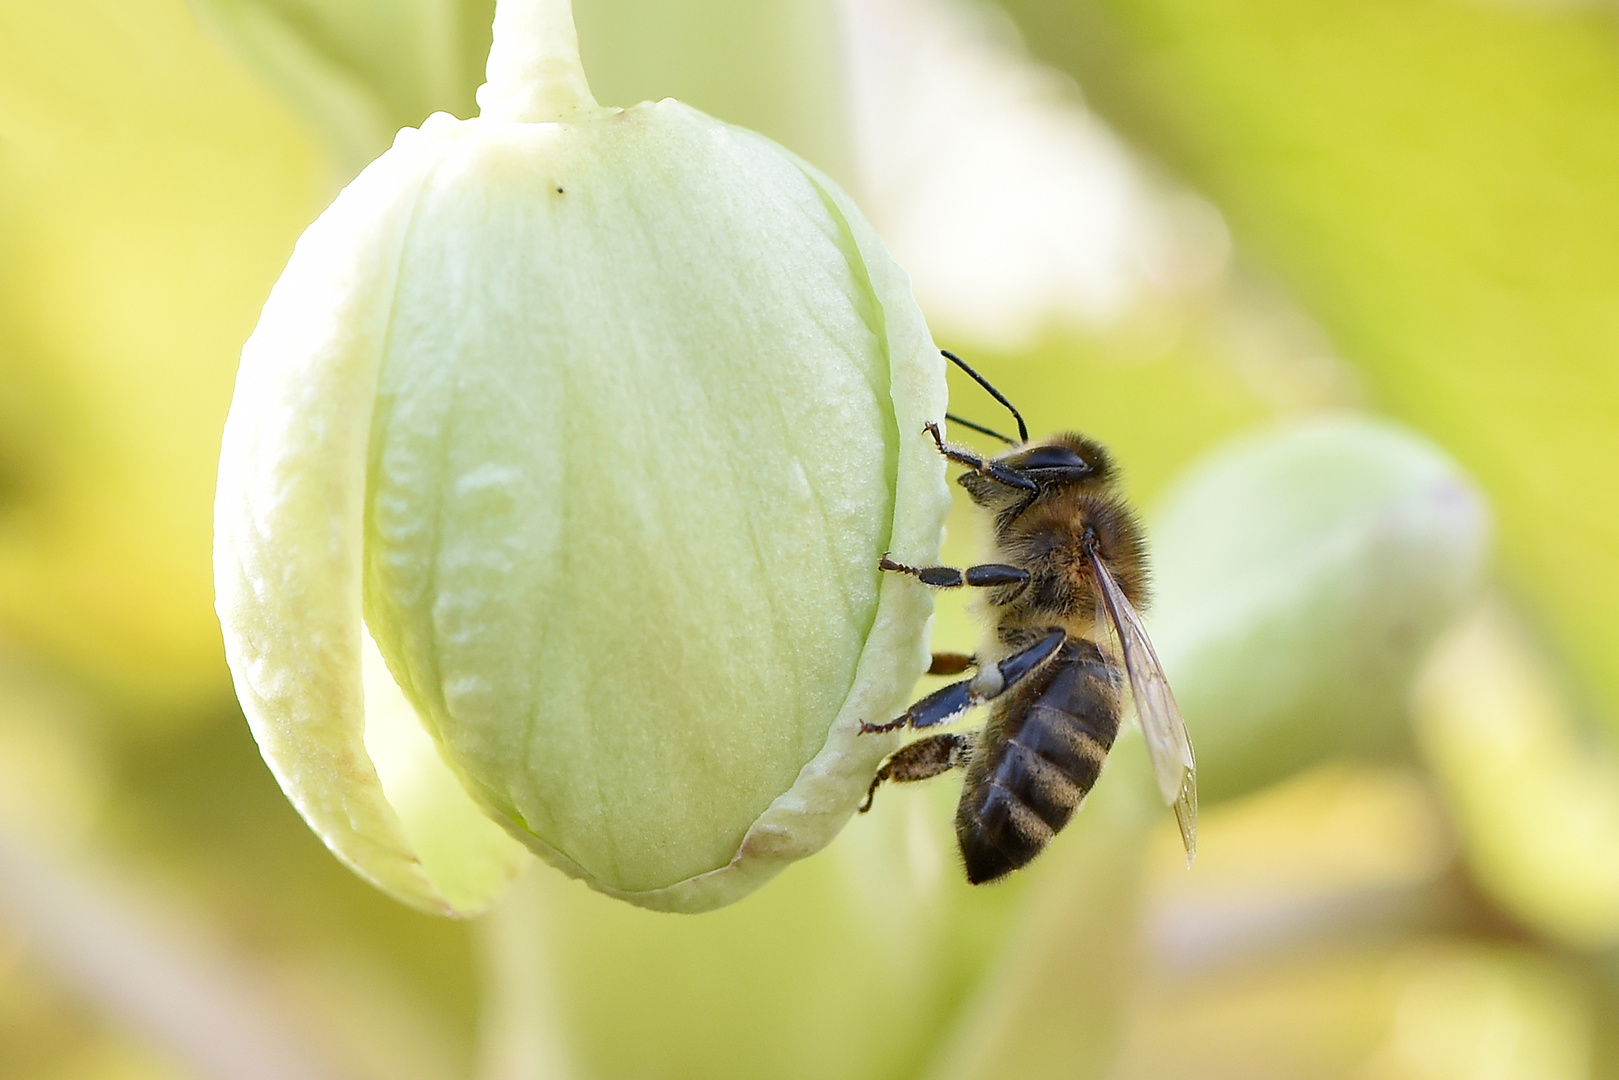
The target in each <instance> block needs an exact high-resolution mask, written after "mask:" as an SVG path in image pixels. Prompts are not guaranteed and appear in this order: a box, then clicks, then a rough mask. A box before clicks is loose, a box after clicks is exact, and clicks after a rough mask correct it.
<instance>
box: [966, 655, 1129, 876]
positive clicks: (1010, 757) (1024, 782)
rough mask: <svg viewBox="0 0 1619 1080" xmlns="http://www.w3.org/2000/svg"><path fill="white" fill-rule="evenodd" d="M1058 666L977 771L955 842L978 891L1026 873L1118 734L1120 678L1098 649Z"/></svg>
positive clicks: (1013, 708) (1003, 726) (989, 741)
mask: <svg viewBox="0 0 1619 1080" xmlns="http://www.w3.org/2000/svg"><path fill="white" fill-rule="evenodd" d="M1052 666H1053V667H1054V668H1055V669H1056V670H1055V671H1053V672H1052V673H1051V674H1050V676H1049V677H1048V678H1046V679H1044V680H1042V682H1043V683H1044V685H1041V686H1038V687H1037V688H1035V689H1034V692H1033V693H1030V694H1025V695H1018V697H1017V698H1016V699H1015V700H1013V701H1011V702H1009V703H1007V705H1006V707H1005V709H1004V710H998V715H997V716H996V717H995V719H994V720H993V721H992V722H991V724H990V725H989V726H988V727H987V728H986V729H985V735H984V744H983V745H982V746H980V747H979V749H978V751H977V752H976V753H975V755H974V761H973V764H972V766H971V767H970V768H969V771H968V775H967V780H966V785H965V787H964V788H963V790H962V796H961V803H960V805H959V806H958V808H957V812H956V836H957V839H958V840H959V841H960V844H961V854H962V858H963V859H964V860H965V862H966V864H967V877H968V879H969V880H970V881H971V882H972V883H973V884H975V885H976V884H979V883H981V882H985V881H992V880H994V879H995V878H998V877H1001V876H1002V875H1004V874H1007V873H1010V872H1011V871H1013V870H1016V869H1017V868H1018V867H1020V866H1023V865H1024V864H1025V863H1027V862H1029V861H1030V860H1031V859H1033V858H1034V857H1035V856H1036V855H1038V854H1039V853H1040V852H1041V850H1042V849H1044V848H1045V846H1046V844H1048V843H1049V842H1050V841H1051V838H1052V837H1053V836H1055V835H1056V833H1057V831H1058V830H1060V829H1061V828H1062V827H1063V826H1064V825H1066V824H1068V819H1069V818H1070V817H1072V816H1073V813H1074V810H1075V809H1076V808H1077V807H1078V806H1079V804H1080V802H1081V801H1082V800H1083V799H1084V798H1085V796H1086V794H1088V793H1089V792H1090V790H1091V787H1092V786H1093V785H1095V783H1096V779H1097V777H1098V776H1099V775H1100V774H1101V771H1102V763H1103V762H1104V761H1105V760H1106V759H1107V753H1108V750H1109V749H1111V748H1112V745H1113V739H1114V737H1115V736H1116V735H1117V733H1118V726H1119V710H1118V700H1117V691H1116V686H1117V673H1116V672H1115V671H1114V670H1113V669H1112V666H1111V665H1110V664H1108V662H1107V661H1106V660H1104V659H1103V658H1102V656H1101V655H1100V653H1099V652H1098V651H1097V650H1096V647H1095V646H1094V645H1092V644H1091V643H1090V642H1074V643H1071V644H1069V645H1065V646H1064V648H1063V652H1062V653H1061V654H1060V655H1059V657H1058V659H1057V660H1056V661H1054V662H1053V665H1052Z"/></svg>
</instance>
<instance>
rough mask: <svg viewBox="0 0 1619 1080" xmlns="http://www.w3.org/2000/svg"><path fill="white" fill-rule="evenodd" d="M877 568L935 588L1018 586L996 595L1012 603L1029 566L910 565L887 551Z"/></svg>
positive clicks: (1025, 583) (990, 564) (878, 561)
mask: <svg viewBox="0 0 1619 1080" xmlns="http://www.w3.org/2000/svg"><path fill="white" fill-rule="evenodd" d="M877 568H878V569H880V570H887V571H890V572H891V573H895V574H909V575H911V577H914V578H915V579H916V580H918V581H920V582H921V583H922V584H924V585H927V586H929V587H931V588H935V589H959V588H961V587H962V586H963V585H965V586H968V587H970V588H974V589H994V588H998V587H1000V586H1003V585H1013V586H1016V587H1015V588H1013V589H1012V590H1010V591H1009V592H1008V593H1007V594H1006V595H1005V596H1002V597H997V598H996V600H995V602H996V603H998V604H1008V603H1011V602H1012V601H1013V600H1015V599H1016V598H1017V596H1018V594H1019V593H1021V592H1022V591H1023V587H1024V586H1025V585H1027V584H1028V583H1029V572H1028V571H1027V570H1025V569H1023V568H1022V567H1021V566H1009V565H1007V564H1006V563H979V564H978V565H977V566H969V567H967V569H965V570H958V569H956V568H955V567H954V566H907V565H906V564H905V563H900V562H895V561H894V560H893V559H890V558H889V557H888V556H887V555H884V556H883V557H882V558H881V559H878V560H877Z"/></svg>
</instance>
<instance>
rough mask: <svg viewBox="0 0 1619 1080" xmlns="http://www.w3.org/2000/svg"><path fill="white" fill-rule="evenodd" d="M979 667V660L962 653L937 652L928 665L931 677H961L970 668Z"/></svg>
mask: <svg viewBox="0 0 1619 1080" xmlns="http://www.w3.org/2000/svg"><path fill="white" fill-rule="evenodd" d="M977 666H978V658H977V657H975V656H970V655H968V654H967V653H960V652H936V653H934V654H933V663H932V664H930V665H928V674H929V675H960V674H961V673H962V672H963V671H966V670H967V669H968V668H970V667H977Z"/></svg>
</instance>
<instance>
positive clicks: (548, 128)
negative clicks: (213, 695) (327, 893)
mask: <svg viewBox="0 0 1619 1080" xmlns="http://www.w3.org/2000/svg"><path fill="white" fill-rule="evenodd" d="M479 102H480V105H481V106H482V108H483V114H482V115H481V116H480V117H478V118H476V119H472V120H466V121H459V120H455V119H453V118H451V117H448V116H444V115H437V116H434V117H431V118H429V120H428V121H427V123H425V124H424V125H423V126H422V128H421V129H420V130H419V131H417V130H410V129H407V130H405V131H403V132H401V133H400V134H399V137H398V138H397V139H396V140H395V143H394V146H393V148H392V149H390V150H389V151H388V152H387V153H385V154H384V155H383V156H382V157H380V158H378V159H377V160H376V161H375V162H373V163H372V164H371V165H370V166H368V167H367V168H366V170H365V171H364V172H363V173H362V174H361V175H360V176H359V177H358V178H357V179H356V180H355V181H354V183H352V184H351V185H350V186H349V187H348V188H347V189H346V190H345V191H344V192H343V193H342V194H341V195H339V196H338V198H337V200H336V201H335V202H334V203H333V204H332V206H331V207H330V208H329V209H328V210H327V211H326V212H325V213H324V214H323V215H322V216H321V217H320V219H319V220H318V221H316V222H315V224H313V225H312V226H310V228H309V230H308V231H307V232H306V233H305V234H304V236H303V237H302V239H300V241H299V243H298V246H297V249H296V251H295V252H294V254H293V257H292V259H291V261H290V262H289V264H288V266H287V269H286V271H285V272H284V274H283V275H282V278H281V280H280V281H279V282H278V283H277V285H276V287H275V289H274V291H273V292H272V294H271V296H270V299H269V301H268V302H267V303H266V305H265V309H264V314H263V317H262V318H261V320H260V322H259V325H258V328H257V329H256V330H255V331H254V333H253V336H252V338H251V339H250V340H249V341H248V343H247V345H246V346H245V347H244V349H243V354H242V367H241V373H240V376H239V379H238V383H237V391H236V397H235V400H234V402H233V404H232V407H231V414H230V419H229V421H228V423H227V427H226V432H225V441H224V450H223V454H222V458H221V463H220V481H219V494H218V500H217V505H216V548H215V563H216V576H217V588H218V607H219V613H220V619H221V622H222V624H223V626H224V631H225V640H226V647H227V655H228V657H229V660H230V663H231V667H232V670H233V671H234V673H235V676H236V684H237V691H238V694H239V696H240V698H241V701H242V705H243V708H244V710H245V711H246V713H247V716H248V719H249V722H250V723H251V724H252V727H253V731H254V734H255V736H256V738H257V739H258V740H259V744H260V746H261V748H262V749H263V752H264V755H265V758H266V760H267V761H268V762H269V763H270V766H271V768H272V770H273V771H274V772H275V775H276V777H277V779H278V780H279V781H280V782H281V785H282V787H283V788H284V790H285V791H286V792H287V794H288V795H289V797H290V798H291V799H292V800H293V802H294V804H295V805H296V806H297V807H298V808H299V810H300V811H301V812H302V813H303V815H304V817H305V818H306V819H307V820H308V821H309V823H310V824H311V826H312V827H313V828H314V829H315V830H316V831H317V832H318V833H319V834H320V836H321V837H322V839H324V840H325V841H326V843H327V844H328V846H330V847H331V848H332V850H333V851H334V852H336V853H337V854H338V856H339V857H340V858H342V859H344V860H345V861H346V862H347V863H349V865H350V866H352V867H354V868H355V869H356V870H357V871H358V872H359V873H361V874H362V875H364V876H365V877H367V878H369V879H370V880H372V881H374V882H376V883H377V884H378V885H380V886H382V887H383V888H384V889H386V890H388V891H389V892H391V893H393V894H394V895H396V896H398V897H400V898H401V899H404V900H407V901H409V902H411V903H414V904H417V905H419V906H422V907H426V908H429V909H434V910H444V911H453V912H467V911H472V910H476V909H478V908H479V907H481V906H482V905H483V904H485V903H486V902H487V901H488V900H489V899H491V898H492V896H493V894H494V893H495V892H496V891H497V890H498V889H499V888H500V886H501V885H502V884H503V883H504V881H505V880H506V879H507V878H509V877H510V875H511V874H512V872H514V870H515V868H516V866H517V864H518V863H519V862H520V861H521V858H522V857H523V854H522V853H523V847H519V846H518V845H517V844H514V843H512V842H511V841H510V840H508V839H507V834H510V836H513V837H516V838H517V839H518V840H519V841H521V843H522V845H523V846H524V847H526V848H527V849H529V850H532V851H535V852H537V853H539V854H540V855H542V856H544V857H545V858H546V859H547V860H549V861H550V862H552V863H553V864H555V865H557V866H559V867H561V868H562V869H564V870H566V871H567V872H569V873H571V874H574V875H577V876H579V877H581V878H583V879H584V880H585V881H587V882H589V883H590V884H591V885H593V886H594V887H596V888H598V889H601V890H603V891H605V892H609V893H612V894H614V895H617V896H620V897H623V898H625V899H628V900H631V901H633V902H636V903H640V904H644V905H647V906H651V907H660V908H668V909H676V910H701V909H704V908H709V907H714V906H717V905H719V904H723V903H726V902H729V901H730V900H733V899H735V898H737V897H739V896H741V895H743V894H745V893H746V892H747V891H749V890H750V889H752V888H754V887H756V886H757V885H758V884H760V883H761V882H762V881H764V880H765V879H767V878H768V877H769V876H770V875H771V874H773V873H774V872H775V871H777V870H778V869H780V868H781V866H782V865H784V864H785V863H786V862H788V861H790V860H792V859H796V858H799V857H802V856H804V855H806V854H809V853H810V852H813V851H815V850H817V849H818V848H819V847H821V846H822V845H823V844H825V843H826V841H827V840H829V839H830V838H831V836H832V835H833V834H834V833H835V832H836V831H837V830H838V828H840V827H841V825H842V824H843V822H844V821H846V820H847V818H848V816H849V815H850V813H851V812H852V811H853V809H854V806H855V804H856V803H857V802H858V800H859V796H860V795H861V793H862V792H863V791H864V788H865V785H866V783H867V782H868V781H869V780H870V778H871V775H872V770H873V769H874V768H875V766H876V764H877V762H878V761H879V760H880V759H881V757H882V756H883V754H884V753H886V752H887V751H889V750H891V749H893V747H894V745H895V744H896V742H897V738H893V737H890V738H873V737H871V736H865V737H858V738H857V737H856V732H857V730H858V726H859V722H860V721H861V720H871V719H875V718H887V717H889V716H892V715H894V714H895V713H897V712H898V711H900V710H901V709H903V707H904V705H905V699H906V697H907V694H908V692H909V690H910V688H911V686H912V684H913V683H914V681H915V679H916V676H917V675H918V674H919V672H920V671H921V670H922V669H923V667H925V651H924V644H923V631H924V628H925V624H926V621H927V618H928V615H929V612H930V607H929V601H928V598H927V596H926V595H925V591H924V590H923V589H921V588H918V587H916V584H915V582H911V581H907V580H904V579H887V580H885V579H884V578H883V576H882V575H880V574H879V572H878V569H877V560H878V558H879V556H881V555H882V554H883V553H884V552H885V551H890V550H892V551H894V552H897V553H901V554H903V555H904V556H905V557H907V558H910V559H913V560H914V559H930V558H932V557H933V555H934V554H935V553H936V551H937V547H938V543H939V538H940V532H941V528H942V524H943V518H944V514H945V512H946V510H947V509H948V503H949V497H948V492H947V489H946V488H945V486H944V468H943V462H942V460H941V459H940V457H939V455H938V454H937V452H936V451H935V449H934V448H933V446H932V444H931V442H929V441H928V440H927V439H926V437H925V436H924V435H923V425H924V422H926V421H930V420H933V421H937V420H940V419H942V416H943V413H944V394H945V391H944V375H943V366H942V362H941V361H940V359H939V357H938V353H937V351H936V349H935V348H934V346H933V344H932V341H931V340H930V338H929V335H928V331H927V327H926V325H925V324H924V322H923V320H922V316H921V313H920V311H919V310H918V308H917V307H916V304H915V302H914V301H913V300H912V298H911V294H910V289H909V284H908V281H907V279H906V277H905V275H904V273H903V272H902V271H901V270H900V269H899V268H898V267H897V266H896V265H895V264H894V263H893V261H892V260H891V259H890V258H889V256H888V255H887V253H886V252H885V250H884V249H883V247H882V245H881V243H880V242H879V241H878V239H877V237H876V236H875V235H874V234H873V232H872V230H871V229H870V227H869V226H868V225H867V224H866V223H865V221H864V219H862V218H861V216H860V214H859V212H858V211H857V210H856V209H855V207H854V206H853V204H852V203H851V202H850V201H849V199H848V198H847V196H845V195H844V194H843V193H842V192H841V191H839V190H838V189H837V187H836V186H835V185H833V184H832V183H831V182H830V181H829V180H828V179H827V178H826V177H825V176H823V175H822V174H821V173H819V172H818V171H816V170H815V169H814V168H812V167H810V166H809V165H807V164H805V163H804V162H802V161H800V160H798V159H797V158H795V157H793V156H792V155H791V154H789V153H787V152H786V151H784V150H782V149H781V148H780V147H778V146H776V145H775V144H773V143H771V142H769V141H768V140H766V139H764V138H763V137H761V136H758V135H755V134H753V133H751V132H747V131H743V130H740V129H737V128H733V127H730V126H728V125H726V124H722V123H720V122H718V121H716V120H714V119H711V118H710V117H707V116H704V115H703V114H701V113H698V112H696V111H695V110H692V109H690V108H688V107H686V106H684V105H681V104H679V103H678V102H674V101H663V102H658V103H656V104H645V105H640V106H636V107H635V108H631V109H624V110H617V109H604V108H601V107H599V106H597V105H596V103H595V102H594V101H593V100H592V99H591V97H590V94H589V90H588V88H587V87H586V85H585V82H584V76H583V74H582V72H581V71H580V68H579V64H578V55H577V47H576V45H575V43H574V37H573V27H572V22H571V17H570V16H569V13H568V7H567V4H566V3H565V2H557V0H550V2H538V0H529V2H526V3H523V2H516V3H513V2H509V0H502V3H501V6H500V8H499V13H498V14H497V17H496V22H495V44H494V48H493V50H492V52H491V56H490V64H489V82H488V84H486V85H485V87H484V88H483V89H482V90H481V91H480V92H479ZM362 614H363V617H364V621H365V624H366V625H367V626H369V629H370V633H371V634H372V635H373V636H374V638H375V644H376V646H377V647H378V648H379V649H380V656H377V657H376V658H375V659H374V660H373V661H372V662H370V663H369V664H368V663H367V661H366V659H365V657H366V655H367V650H368V649H369V648H370V645H369V644H368V640H367V634H366V629H365V627H364V626H362ZM384 659H385V661H386V663H385V664H384V663H382V661H383V660H384ZM395 683H397V685H395ZM401 690H402V691H403V693H402V694H401V693H400V691H401ZM429 734H430V736H431V737H430V738H429V737H428V735H429ZM497 824H498V826H499V827H497ZM501 827H503V828H504V830H505V831H504V832H502V831H501Z"/></svg>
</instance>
